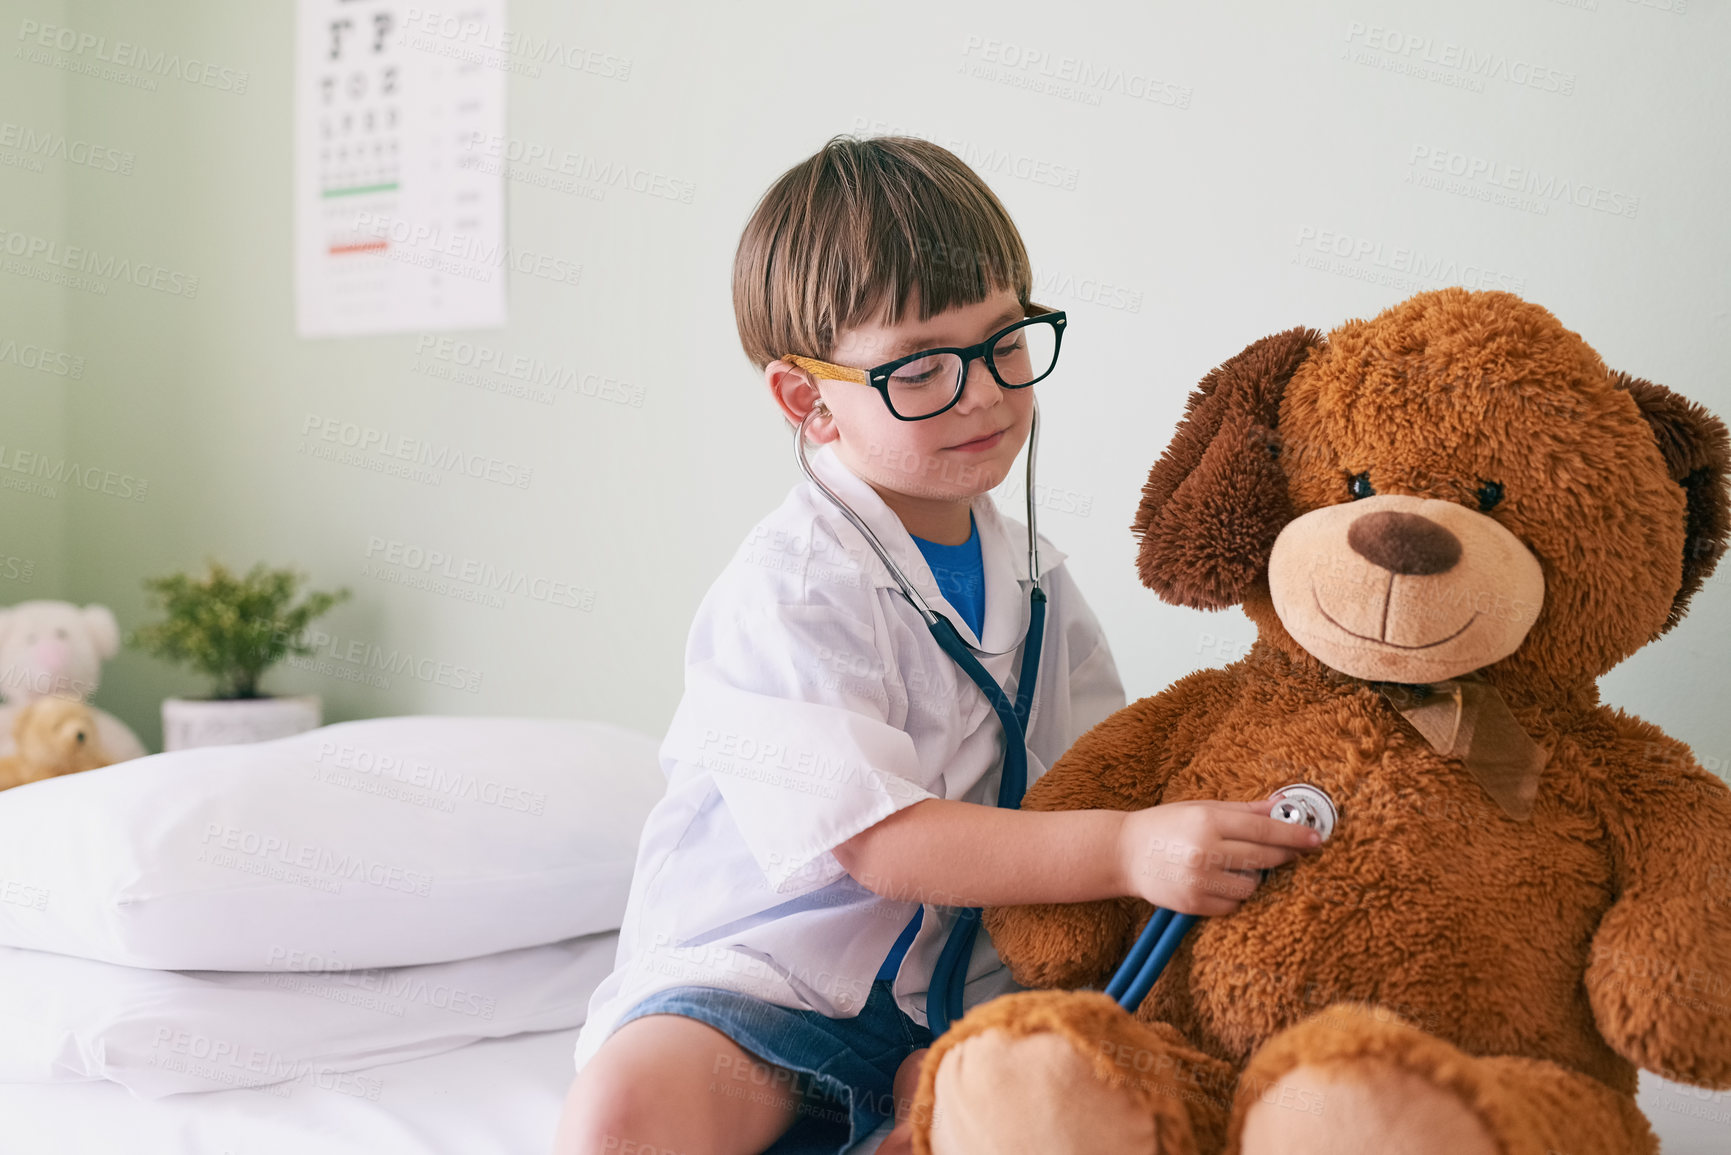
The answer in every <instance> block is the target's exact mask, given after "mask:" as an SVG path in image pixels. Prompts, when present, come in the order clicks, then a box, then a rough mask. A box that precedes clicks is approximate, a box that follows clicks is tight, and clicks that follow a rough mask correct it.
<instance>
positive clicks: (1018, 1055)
mask: <svg viewBox="0 0 1731 1155" xmlns="http://www.w3.org/2000/svg"><path fill="white" fill-rule="evenodd" d="M935 1089H936V1093H937V1102H938V1103H939V1104H941V1105H942V1106H941V1107H940V1109H939V1110H938V1111H937V1112H936V1113H935V1114H934V1116H933V1118H932V1128H931V1150H932V1152H933V1153H934V1155H986V1153H988V1152H996V1153H1001V1155H1022V1153H1024V1152H1026V1153H1027V1155H1036V1153H1038V1155H1070V1153H1072V1152H1073V1153H1075V1155H1084V1153H1089V1155H1093V1153H1099V1155H1117V1153H1118V1152H1124V1153H1125V1155H1129V1153H1130V1152H1135V1153H1136V1155H1149V1153H1150V1152H1152V1151H1154V1150H1155V1147H1154V1120H1153V1118H1151V1117H1150V1116H1149V1114H1148V1112H1147V1111H1146V1110H1144V1109H1143V1107H1142V1106H1141V1104H1139V1103H1137V1102H1136V1101H1135V1100H1134V1099H1132V1098H1130V1097H1129V1096H1127V1095H1125V1094H1124V1093H1123V1092H1122V1091H1121V1090H1119V1089H1117V1088H1114V1087H1110V1086H1107V1085H1106V1084H1104V1083H1101V1082H1100V1081H1098V1080H1097V1079H1095V1078H1094V1075H1093V1070H1092V1064H1090V1062H1089V1061H1088V1060H1087V1059H1086V1058H1084V1057H1083V1056H1082V1055H1081V1054H1079V1053H1077V1051H1076V1048H1075V1047H1073V1046H1072V1045H1071V1044H1070V1041H1069V1040H1068V1039H1065V1038H1063V1037H1061V1036H1059V1035H1053V1034H1035V1035H1020V1036H1013V1035H1010V1034H1008V1033H1006V1032H1005V1031H1003V1030H990V1031H986V1032H984V1033H982V1034H978V1035H975V1036H974V1037H973V1038H971V1039H969V1040H968V1041H967V1042H965V1043H963V1044H961V1045H960V1046H959V1047H957V1048H955V1050H954V1051H952V1052H951V1053H950V1055H949V1056H948V1057H947V1058H946V1059H945V1060H944V1063H943V1066H942V1067H941V1068H940V1069H939V1071H938V1076H937V1081H936V1084H935Z"/></svg>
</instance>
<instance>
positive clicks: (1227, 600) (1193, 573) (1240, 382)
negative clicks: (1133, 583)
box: [1130, 328, 1323, 610]
mask: <svg viewBox="0 0 1731 1155" xmlns="http://www.w3.org/2000/svg"><path fill="white" fill-rule="evenodd" d="M1322 341H1323V337H1322V334H1321V333H1319V332H1317V331H1316V330H1315V329H1306V328H1297V329H1288V330H1287V331H1286V332H1284V333H1276V334H1274V335H1273V336H1271V337H1264V338H1263V339H1262V340H1260V341H1257V342H1256V343H1255V344H1253V345H1250V346H1249V347H1248V348H1246V349H1245V350H1244V351H1243V352H1242V353H1240V354H1238V355H1237V356H1236V357H1234V358H1232V359H1231V360H1230V361H1227V362H1226V363H1225V364H1223V365H1221V366H1219V367H1218V368H1216V369H1214V370H1212V371H1210V372H1209V374H1208V375H1207V376H1206V377H1204V378H1203V379H1202V383H1201V384H1200V385H1199V386H1197V388H1196V389H1195V390H1194V391H1192V392H1191V394H1190V399H1189V401H1187V402H1186V403H1185V406H1184V416H1183V418H1182V419H1181V420H1180V421H1179V422H1178V429H1177V432H1175V433H1174V434H1173V436H1172V442H1171V444H1169V445H1168V446H1167V447H1166V452H1165V453H1163V454H1161V455H1160V460H1159V461H1156V462H1155V463H1154V468H1153V469H1151V470H1150V471H1149V473H1148V482H1147V484H1146V485H1144V486H1143V487H1142V501H1141V504H1140V505H1138V506H1137V508H1136V520H1135V521H1134V522H1132V523H1131V526H1130V532H1131V533H1133V534H1134V535H1135V536H1136V537H1137V538H1138V539H1139V540H1140V541H1141V543H1142V544H1141V548H1140V549H1139V550H1138V551H1137V554H1136V570H1137V574H1138V575H1139V576H1140V577H1141V579H1142V584H1143V585H1145V586H1147V587H1148V588H1149V589H1151V590H1153V591H1154V592H1155V593H1157V594H1159V595H1160V597H1161V599H1162V600H1164V601H1167V602H1170V603H1172V604H1173V605H1180V606H1189V607H1191V608H1193V609H1202V610H1218V609H1225V608H1226V607H1227V606H1231V605H1236V604H1237V603H1238V602H1239V601H1240V600H1242V598H1243V596H1244V591H1245V590H1246V589H1247V588H1248V587H1249V586H1250V584H1251V583H1252V582H1253V581H1255V580H1256V578H1257V575H1258V574H1260V573H1261V572H1262V571H1263V569H1264V568H1265V567H1266V566H1267V565H1268V554H1269V551H1270V550H1271V549H1273V547H1274V539H1275V537H1276V536H1278V535H1279V533H1280V530H1281V528H1282V527H1283V526H1285V525H1286V523H1287V522H1288V521H1291V520H1292V504H1291V501H1290V499H1289V498H1288V496H1287V492H1286V475H1285V474H1284V473H1283V472H1282V471H1281V468H1280V462H1279V461H1278V460H1277V458H1278V455H1279V452H1280V442H1279V437H1278V435H1277V434H1276V433H1275V429H1274V426H1275V422H1276V421H1277V420H1278V419H1279V416H1280V399H1281V397H1282V396H1283V395H1284V394H1285V392H1286V383H1287V382H1288V381H1289V380H1291V378H1292V374H1293V371H1294V370H1296V369H1297V368H1298V366H1299V365H1300V364H1302V363H1303V362H1304V359H1305V358H1306V357H1307V356H1309V355H1310V351H1311V350H1312V349H1314V348H1316V347H1318V346H1319V345H1321V344H1322Z"/></svg>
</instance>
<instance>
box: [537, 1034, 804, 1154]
mask: <svg viewBox="0 0 1731 1155" xmlns="http://www.w3.org/2000/svg"><path fill="white" fill-rule="evenodd" d="M803 1090H804V1087H803V1085H802V1083H801V1080H800V1079H799V1078H798V1077H797V1076H796V1075H795V1073H794V1072H792V1071H789V1070H788V1069H787V1068H786V1067H778V1066H774V1065H772V1064H769V1063H765V1062H764V1061H763V1060H761V1059H759V1058H757V1057H756V1056H754V1055H751V1054H748V1053H747V1052H746V1051H744V1050H743V1049H741V1048H740V1047H739V1045H738V1044H736V1043H735V1042H734V1041H733V1040H732V1039H729V1038H728V1037H727V1036H726V1035H724V1034H722V1033H721V1032H720V1031H718V1030H716V1029H715V1028H714V1027H712V1026H710V1025H709V1024H708V1023H701V1022H698V1021H697V1020H696V1019H691V1018H686V1017H685V1016H684V1015H644V1016H643V1017H642V1018H638V1019H632V1020H631V1021H630V1022H629V1023H626V1024H625V1025H624V1026H622V1027H620V1028H619V1029H618V1030H617V1031H615V1032H613V1034H612V1035H611V1036H609V1037H608V1039H607V1041H606V1042H605V1043H602V1044H601V1049H600V1050H598V1051H596V1052H595V1056H594V1057H593V1058H592V1059H590V1060H589V1062H588V1064H586V1065H585V1066H584V1068H583V1071H582V1073H581V1074H579V1075H578V1076H577V1079H576V1081H575V1082H573V1083H572V1084H571V1091H570V1093H569V1094H567V1095H566V1097H565V1109H564V1112H563V1113H562V1114H561V1116H560V1118H559V1129H558V1132H557V1133H556V1135H555V1138H554V1141H553V1153H554V1155H631V1153H632V1152H649V1151H654V1152H657V1153H659V1155H758V1153H759V1152H761V1151H762V1150H763V1149H764V1148H765V1147H768V1146H769V1145H770V1144H771V1143H773V1142H775V1140H776V1139H777V1138H779V1137H780V1135H781V1133H782V1132H783V1131H786V1130H787V1129H788V1128H789V1127H790V1126H792V1125H793V1122H794V1118H795V1110H796V1109H797V1107H798V1106H799V1102H800V1098H801V1092H802V1091H803Z"/></svg>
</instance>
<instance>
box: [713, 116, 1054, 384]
mask: <svg viewBox="0 0 1731 1155" xmlns="http://www.w3.org/2000/svg"><path fill="white" fill-rule="evenodd" d="M916 286H917V287H918V289H919V310H920V311H919V318H920V320H922V321H923V320H925V319H927V318H928V317H931V316H933V315H934V314H937V313H941V312H943V311H944V310H945V309H949V308H953V307H955V306H958V305H971V304H974V303H975V302H978V301H981V300H984V299H985V298H986V296H987V295H989V294H991V293H994V292H998V291H1000V290H1003V289H1013V290H1014V291H1015V293H1016V298H1017V300H1019V301H1020V302H1021V303H1022V306H1023V307H1024V308H1026V307H1027V306H1028V297H1029V294H1030V292H1031V291H1032V277H1031V274H1030V273H1029V270H1028V256H1027V251H1026V250H1025V249H1024V248H1023V246H1022V237H1021V234H1019V233H1018V232H1017V231H1016V226H1015V224H1014V223H1012V222H1011V220H1010V214H1009V213H1008V212H1006V211H1005V210H1004V206H1003V205H1002V204H1001V203H1000V202H999V201H998V198H997V197H996V196H994V195H993V194H992V190H991V189H989V188H987V187H986V183H985V182H984V181H982V180H981V179H980V178H979V176H978V175H977V174H976V173H975V172H974V170H973V169H971V168H969V167H968V166H967V165H966V164H964V163H963V162H962V159H961V158H960V157H958V156H957V155H956V154H955V153H953V152H951V151H950V150H949V149H947V148H944V147H943V146H942V145H938V144H933V143H932V142H931V141H928V140H920V139H918V138H917V137H907V136H879V137H871V138H868V139H863V140H862V139H859V138H855V137H851V136H845V135H843V136H835V137H832V138H830V140H829V142H828V143H826V144H825V145H824V146H823V148H821V149H819V150H818V151H817V153H816V154H815V155H813V156H811V157H810V158H808V159H806V160H803V161H801V162H800V163H799V164H796V165H794V166H793V167H792V168H790V169H788V170H787V171H786V172H785V173H783V174H782V175H781V177H780V178H779V179H778V180H777V181H776V182H775V184H773V185H771V186H770V189H769V191H768V192H766V193H764V194H763V198H762V199H761V200H759V201H758V203H757V208H756V209H755V210H753V212H752V214H751V220H749V221H748V222H746V226H745V232H744V234H743V235H742V236H741V237H740V238H739V249H738V251H737V253H735V255H734V261H733V315H734V320H735V323H736V324H737V325H738V326H739V340H740V343H741V344H742V345H744V346H745V355H746V356H747V357H749V358H751V363H752V364H753V365H755V366H757V368H758V370H759V371H761V370H762V369H763V367H764V366H765V365H767V364H769V363H770V362H771V361H773V360H775V359H777V358H778V357H783V356H786V355H788V354H790V353H791V354H798V355H801V356H805V357H816V358H819V359H827V358H829V357H830V356H831V355H832V353H834V351H835V350H834V342H835V339H836V334H838V333H839V332H841V331H842V330H843V329H847V328H851V327H853V326H856V325H859V324H862V323H865V322H866V321H868V320H869V319H871V318H872V317H873V316H874V315H880V314H881V315H882V316H883V318H884V320H885V321H886V323H888V324H892V325H893V324H895V323H897V322H898V321H900V320H901V315H902V310H903V308H904V307H905V305H906V303H907V300H908V294H909V291H910V290H911V289H913V288H915V287H916Z"/></svg>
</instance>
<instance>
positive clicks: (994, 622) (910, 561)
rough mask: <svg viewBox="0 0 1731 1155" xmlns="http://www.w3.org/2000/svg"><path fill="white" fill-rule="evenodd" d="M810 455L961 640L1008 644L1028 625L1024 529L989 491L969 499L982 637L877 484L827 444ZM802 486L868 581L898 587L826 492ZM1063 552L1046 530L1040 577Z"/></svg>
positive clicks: (819, 473)
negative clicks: (982, 592) (979, 570)
mask: <svg viewBox="0 0 1731 1155" xmlns="http://www.w3.org/2000/svg"><path fill="white" fill-rule="evenodd" d="M807 458H808V459H809V461H810V462H811V468H812V472H814V473H816V474H817V476H818V477H819V478H821V479H822V480H823V482H824V484H826V485H828V486H829V487H830V488H831V489H833V490H834V491H835V492H836V495H837V496H839V497H840V498H841V499H842V500H843V501H845V502H847V504H848V506H849V508H851V509H852V510H853V511H854V513H855V514H857V515H858V516H859V519H860V520H861V521H863V522H865V523H866V525H867V526H869V527H870V528H871V530H872V532H873V533H875V534H877V536H878V540H879V541H881V542H882V543H883V546H884V550H885V551H886V552H887V553H888V554H889V555H890V557H891V559H892V560H894V561H895V563H896V565H897V566H899V567H900V568H901V571H902V573H903V574H904V575H905V576H906V577H907V579H908V582H909V583H910V584H911V585H912V586H913V587H914V588H915V589H917V590H918V591H919V592H920V596H921V597H923V598H925V599H926V601H927V603H928V604H930V605H931V607H932V608H933V609H935V610H937V611H938V612H939V613H942V614H944V615H945V616H946V617H948V618H949V619H950V621H951V622H953V623H954V624H955V627H956V630H957V632H958V633H960V634H961V635H962V637H963V639H964V640H966V641H968V642H971V643H973V644H975V645H978V646H979V647H980V648H982V649H986V650H1008V649H1010V648H1011V647H1012V646H1015V645H1016V644H1017V642H1018V641H1019V640H1020V639H1021V637H1022V633H1023V629H1024V627H1025V625H1026V623H1027V614H1028V606H1027V601H1028V598H1027V591H1028V588H1029V586H1030V585H1031V582H1030V581H1029V577H1028V535H1027V527H1026V526H1024V525H1021V524H1020V523H1019V522H1018V524H1016V526H1015V527H1014V528H1012V527H1011V525H1010V524H1009V520H1008V519H1007V518H1005V517H1004V515H1003V514H1001V513H999V512H998V507H997V503H995V502H994V501H993V500H992V498H991V495H990V494H987V493H980V494H975V495H974V499H973V501H972V502H971V506H972V509H973V511H974V523H975V525H976V526H977V527H978V530H979V534H980V563H981V565H982V567H983V568H984V569H985V579H986V616H985V621H984V623H983V627H984V633H985V636H984V637H983V638H981V637H976V636H975V635H974V632H973V630H972V629H971V628H969V626H968V623H967V622H966V621H964V620H963V618H962V615H961V613H960V612H959V611H958V610H957V609H956V607H955V606H953V605H951V604H950V602H949V600H948V599H947V598H945V597H944V595H943V593H942V592H941V591H940V590H939V589H938V583H937V579H936V578H935V577H934V576H933V575H932V571H931V567H930V566H929V565H927V564H926V559H925V555H924V554H922V553H920V548H919V546H918V545H916V544H915V543H914V539H913V536H912V535H911V534H909V533H908V531H907V527H905V526H904V525H902V520H901V518H899V517H897V516H896V513H895V511H894V510H892V509H891V508H890V507H889V506H887V505H885V504H884V500H883V498H881V497H879V496H878V492H877V490H875V489H873V488H872V487H871V486H870V485H869V484H867V483H866V482H865V481H864V480H863V479H861V478H859V477H857V476H855V475H854V473H853V472H852V471H851V470H850V469H848V467H847V465H846V464H845V463H844V462H843V461H842V460H841V458H840V457H838V456H836V454H835V451H834V448H833V446H832V445H830V444H825V445H822V446H819V447H818V448H817V449H816V450H815V451H813V450H810V449H808V450H807ZM807 485H808V487H810V488H811V490H812V500H813V501H815V502H816V503H817V504H818V506H819V507H820V508H822V509H825V510H828V511H829V512H830V513H831V514H832V515H833V520H834V523H835V525H836V533H837V534H838V535H839V536H840V539H841V541H842V542H843V543H844V544H845V545H846V546H847V547H848V548H849V549H850V550H857V551H858V552H857V556H859V557H860V558H861V563H862V565H863V566H864V568H865V573H866V575H867V576H868V577H869V579H870V580H871V581H872V582H873V583H874V584H875V585H880V586H887V587H889V588H890V589H897V590H899V588H900V587H898V586H897V585H896V581H895V579H894V578H893V577H891V576H890V573H889V571H888V570H887V569H885V568H884V565H883V563H882V562H881V561H880V560H879V559H878V556H877V554H876V553H875V552H873V550H872V548H871V545H870V544H869V543H868V542H867V541H866V540H865V538H864V536H862V535H861V534H860V532H859V531H858V530H857V529H855V528H854V527H853V525H852V524H851V523H850V522H849V521H848V520H847V519H846V518H845V517H843V516H842V515H841V513H840V511H838V510H837V509H836V508H835V506H834V505H832V504H831V503H830V500H829V498H827V497H825V496H824V495H823V494H822V493H821V492H819V491H818V490H817V489H816V487H815V486H810V483H809V482H807ZM1065 556H1066V555H1065V554H1064V553H1063V551H1061V550H1059V549H1058V548H1057V547H1055V546H1053V545H1052V544H1051V543H1050V542H1049V541H1047V540H1046V537H1045V535H1044V534H1041V535H1040V577H1041V578H1042V579H1044V578H1045V577H1046V575H1047V574H1048V573H1050V572H1051V571H1052V568H1053V567H1054V566H1056V565H1057V564H1058V563H1059V562H1061V561H1063V560H1064V558H1065Z"/></svg>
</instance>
